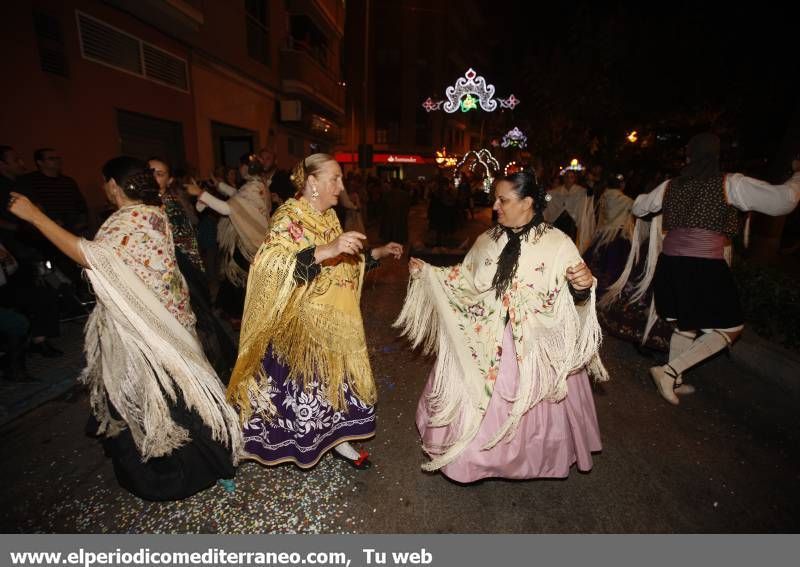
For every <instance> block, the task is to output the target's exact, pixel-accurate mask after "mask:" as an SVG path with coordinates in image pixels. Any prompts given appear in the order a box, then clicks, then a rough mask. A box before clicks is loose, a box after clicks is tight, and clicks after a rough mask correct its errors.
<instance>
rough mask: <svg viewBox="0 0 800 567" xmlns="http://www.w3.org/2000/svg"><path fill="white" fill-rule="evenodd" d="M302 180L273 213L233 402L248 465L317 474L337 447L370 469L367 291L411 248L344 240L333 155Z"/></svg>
mask: <svg viewBox="0 0 800 567" xmlns="http://www.w3.org/2000/svg"><path fill="white" fill-rule="evenodd" d="M292 181H293V183H294V184H295V187H296V188H297V190H298V196H297V198H295V199H288V200H287V201H286V202H285V203H284V204H283V205H281V206H280V207H279V208H278V210H277V211H276V212H275V214H274V215H273V217H272V221H271V227H270V231H269V233H268V235H267V238H266V241H265V242H264V243H263V244H262V245H261V248H260V249H259V250H258V253H257V254H256V257H255V260H254V261H253V265H252V267H251V269H250V276H249V278H248V282H247V297H246V300H245V309H244V318H243V320H242V332H241V336H240V344H239V358H238V360H237V362H236V367H235V368H234V371H233V376H232V377H231V381H230V385H229V386H228V399H229V401H230V402H231V403H233V405H234V406H235V407H237V408H238V410H239V413H240V417H241V420H242V424H243V427H244V438H245V455H244V458H249V459H253V460H256V461H259V462H261V463H263V464H267V465H274V464H278V463H282V462H293V463H295V464H296V465H298V466H299V467H301V468H309V467H312V466H314V465H315V464H316V463H317V462H318V461H319V459H320V458H321V457H322V455H323V454H324V453H325V452H327V451H328V450H329V449H331V448H333V449H334V450H335V454H336V455H339V456H340V457H343V458H345V459H347V460H349V461H350V462H352V463H353V465H354V466H355V467H356V468H366V467H368V466H369V460H368V459H367V456H368V455H367V453H366V452H364V451H363V450H362V451H361V452H359V451H356V450H355V449H354V448H353V447H352V446H351V445H350V443H349V441H353V440H359V439H367V438H369V437H372V436H373V435H374V434H375V410H374V404H375V400H376V391H375V382H374V380H373V378H372V370H371V368H370V364H369V356H368V353H367V345H366V340H365V337H364V325H363V323H362V320H361V310H360V307H359V300H360V298H361V286H362V283H363V280H364V273H365V271H366V270H368V269H370V268H372V267H374V266H376V265H377V263H378V261H379V260H380V259H381V258H384V257H386V256H390V255H391V256H394V257H395V258H399V257H400V256H401V255H402V253H403V248H402V246H400V245H399V244H396V243H393V242H392V243H389V244H387V245H385V246H382V247H380V248H373V249H372V250H369V251H367V252H362V248H363V240H364V239H366V236H364V235H363V234H361V233H359V232H345V233H342V228H341V226H340V225H339V220H338V218H337V217H336V213H335V211H334V209H333V208H332V207H334V206H335V205H336V204H337V202H338V200H339V195H340V193H341V192H342V191H344V186H343V184H342V171H341V168H340V167H339V164H338V163H336V161H335V160H334V159H333V158H332V157H331V156H329V155H327V154H313V155H311V156H309V157H307V158H305V159H304V160H303V161H302V162H300V163H299V164H297V166H295V168H294V172H293V175H292Z"/></svg>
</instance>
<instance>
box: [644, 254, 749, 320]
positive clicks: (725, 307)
mask: <svg viewBox="0 0 800 567" xmlns="http://www.w3.org/2000/svg"><path fill="white" fill-rule="evenodd" d="M653 291H654V293H655V300H656V312H657V313H658V316H659V317H661V318H662V319H675V320H676V321H677V325H678V329H680V330H682V331H696V330H699V329H730V328H732V327H738V326H739V325H742V324H744V317H743V315H742V306H741V304H740V302H739V293H738V292H737V290H736V283H735V282H734V279H733V274H732V273H731V269H730V268H729V267H728V264H727V263H726V262H725V260H709V259H707V258H692V257H689V256H667V255H666V254H661V255H660V256H659V257H658V264H657V265H656V273H655V276H654V278H653Z"/></svg>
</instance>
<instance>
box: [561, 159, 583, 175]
mask: <svg viewBox="0 0 800 567" xmlns="http://www.w3.org/2000/svg"><path fill="white" fill-rule="evenodd" d="M585 169H586V168H585V167H583V166H582V165H581V164H580V162H579V161H578V160H577V159H573V160H572V161H571V162H569V165H568V166H567V167H562V168H561V171H560V172H559V175H564V174H565V173H566V172H568V171H573V172H575V173H580V172H582V171H583V170H585Z"/></svg>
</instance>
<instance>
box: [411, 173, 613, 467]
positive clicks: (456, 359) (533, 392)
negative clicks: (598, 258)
mask: <svg viewBox="0 0 800 567" xmlns="http://www.w3.org/2000/svg"><path fill="white" fill-rule="evenodd" d="M546 202H547V196H546V193H545V192H544V190H543V189H541V188H540V186H539V185H538V183H537V182H536V179H535V177H534V176H533V175H532V174H530V173H527V172H520V173H515V174H513V175H511V176H508V177H504V178H502V179H501V180H500V181H499V182H498V183H497V187H496V200H495V204H494V209H495V211H497V213H498V222H499V224H498V225H497V226H495V227H494V228H492V229H490V230H489V231H487V232H485V233H484V234H482V235H481V236H479V237H478V239H477V241H476V242H475V244H474V245H473V247H472V249H471V250H470V251H469V253H468V254H467V256H466V257H465V258H464V261H463V263H462V264H460V265H457V266H453V267H450V268H437V267H433V266H431V265H428V264H425V263H423V262H421V261H420V260H418V259H415V258H414V259H412V260H411V262H410V264H409V270H410V272H411V276H412V277H411V281H410V283H409V289H408V296H407V297H406V303H405V306H404V307H403V311H402V312H401V314H400V317H399V318H398V321H397V323H396V325H398V326H400V327H402V328H403V330H404V332H405V334H407V335H408V336H409V337H410V339H411V340H412V342H413V344H414V346H417V345H420V344H423V345H424V346H425V348H426V349H427V350H430V351H436V353H437V355H438V357H437V361H436V365H435V367H434V368H433V370H432V371H431V375H430V377H429V379H428V383H427V385H426V386H425V389H424V392H423V395H422V398H421V399H420V402H419V406H418V409H417V427H418V428H419V431H420V434H421V436H422V445H423V448H424V450H425V452H426V453H427V454H428V455H429V456H430V457H431V461H430V462H427V463H425V465H423V469H424V470H428V471H433V470H441V471H442V472H443V473H444V474H445V475H446V476H448V477H449V478H451V479H453V480H456V481H458V482H473V481H476V480H479V479H481V478H488V477H502V478H515V479H522V478H536V477H566V476H567V475H568V474H569V469H570V467H571V466H572V464H573V463H575V462H577V464H578V468H579V469H581V470H588V469H590V468H591V466H592V459H591V453H592V452H593V451H599V450H600V449H601V444H600V433H599V427H598V425H597V416H596V413H595V408H594V402H593V400H592V393H591V389H590V386H589V381H588V378H587V372H586V370H585V368H586V367H587V366H588V367H589V368H590V369H591V371H592V373H593V374H594V375H595V377H596V378H597V379H600V380H605V379H607V375H606V373H605V370H604V369H603V367H602V364H601V363H600V361H599V358H598V356H597V351H598V347H599V344H600V340H601V334H600V327H599V325H598V322H597V317H596V315H595V308H594V285H595V282H594V278H593V277H592V274H591V272H590V271H589V269H588V268H587V267H586V265H585V264H584V263H583V262H582V261H581V257H580V255H579V254H578V250H577V248H576V247H575V245H574V244H573V242H572V240H571V239H570V238H569V237H568V236H566V235H565V234H564V233H562V232H561V231H559V230H558V229H555V228H553V227H552V226H551V225H549V224H546V223H545V222H544V220H543V217H542V212H543V210H544V208H545V205H546Z"/></svg>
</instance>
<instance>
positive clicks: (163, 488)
mask: <svg viewBox="0 0 800 567" xmlns="http://www.w3.org/2000/svg"><path fill="white" fill-rule="evenodd" d="M103 175H104V177H105V179H106V183H105V185H104V188H105V191H106V194H107V196H108V198H109V200H110V201H111V202H112V204H113V205H115V207H116V208H117V211H116V212H115V213H114V214H112V215H111V216H110V217H109V218H108V220H107V221H106V222H105V223H103V225H102V226H101V227H100V229H99V230H98V232H97V235H96V236H95V238H94V240H85V239H82V238H80V237H78V236H76V235H74V234H72V233H70V232H68V231H67V230H65V229H64V228H62V227H60V226H59V225H58V224H56V223H55V222H54V221H53V220H51V219H50V218H48V217H47V216H46V215H45V214H44V213H42V212H41V211H40V210H39V209H37V208H36V207H35V206H34V205H32V204H31V202H30V201H29V200H28V199H26V198H25V197H23V196H22V195H19V194H16V193H13V194H12V199H11V204H10V205H9V209H10V211H11V212H12V213H14V214H15V215H17V216H19V217H20V218H22V219H23V220H27V221H28V222H30V223H32V224H33V225H34V226H35V227H36V228H38V229H39V230H40V231H41V232H42V234H43V235H44V236H45V237H46V238H48V239H49V240H50V241H51V242H52V243H53V244H55V245H56V246H57V247H58V248H59V249H60V250H61V251H62V252H64V254H66V255H67V256H69V257H70V258H72V259H73V260H74V261H76V262H77V263H78V264H80V265H82V266H84V267H85V268H86V274H87V275H88V277H89V280H90V281H91V284H92V287H93V288H94V293H95V296H96V298H97V305H96V307H95V309H94V311H92V314H91V316H90V317H89V321H88V322H87V324H86V346H85V350H86V360H87V367H86V370H85V371H84V373H83V375H82V378H81V380H82V381H83V382H84V383H85V384H86V385H87V386H88V388H89V400H90V403H91V407H92V416H93V419H92V422H91V425H92V428H93V429H95V430H96V432H97V434H98V435H101V436H103V437H104V441H103V444H104V446H105V448H106V451H107V452H108V453H109V454H110V455H111V458H112V460H113V463H114V471H115V473H116V476H117V479H118V481H119V483H120V485H122V487H123V488H125V489H127V490H129V491H130V492H132V493H133V494H135V495H137V496H139V497H141V498H144V499H148V500H177V499H181V498H186V497H187V496H191V495H192V494H194V493H196V492H198V491H200V490H203V489H205V488H207V487H208V486H210V485H212V484H213V483H214V482H215V481H216V480H217V479H221V478H223V479H227V478H230V477H233V475H234V468H233V467H234V464H235V462H236V461H237V459H238V453H239V451H240V449H241V439H242V436H241V430H240V429H239V426H238V420H237V418H236V413H235V412H234V411H233V409H232V408H231V407H230V406H229V405H228V404H227V403H226V401H225V393H224V390H223V386H222V384H221V383H220V381H219V378H218V377H217V375H216V374H215V373H214V369H213V368H212V367H211V365H210V364H209V362H208V360H207V359H206V357H205V355H204V354H203V349H202V347H201V345H200V341H199V340H198V338H197V335H196V334H195V330H194V327H195V316H194V313H193V312H192V309H191V306H190V303H189V291H188V289H187V286H186V282H185V280H184V279H183V276H182V275H181V273H180V271H179V269H178V266H177V262H176V260H175V252H174V242H173V238H172V231H171V229H170V225H169V220H168V218H167V216H166V214H165V213H164V211H162V210H161V199H160V197H159V187H158V185H157V183H156V180H155V178H154V177H153V174H152V172H151V171H150V169H149V168H148V167H147V165H146V164H145V163H144V162H141V161H139V160H136V159H134V158H128V157H119V158H115V159H113V160H110V161H109V162H108V163H106V165H105V166H104V167H103Z"/></svg>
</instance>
